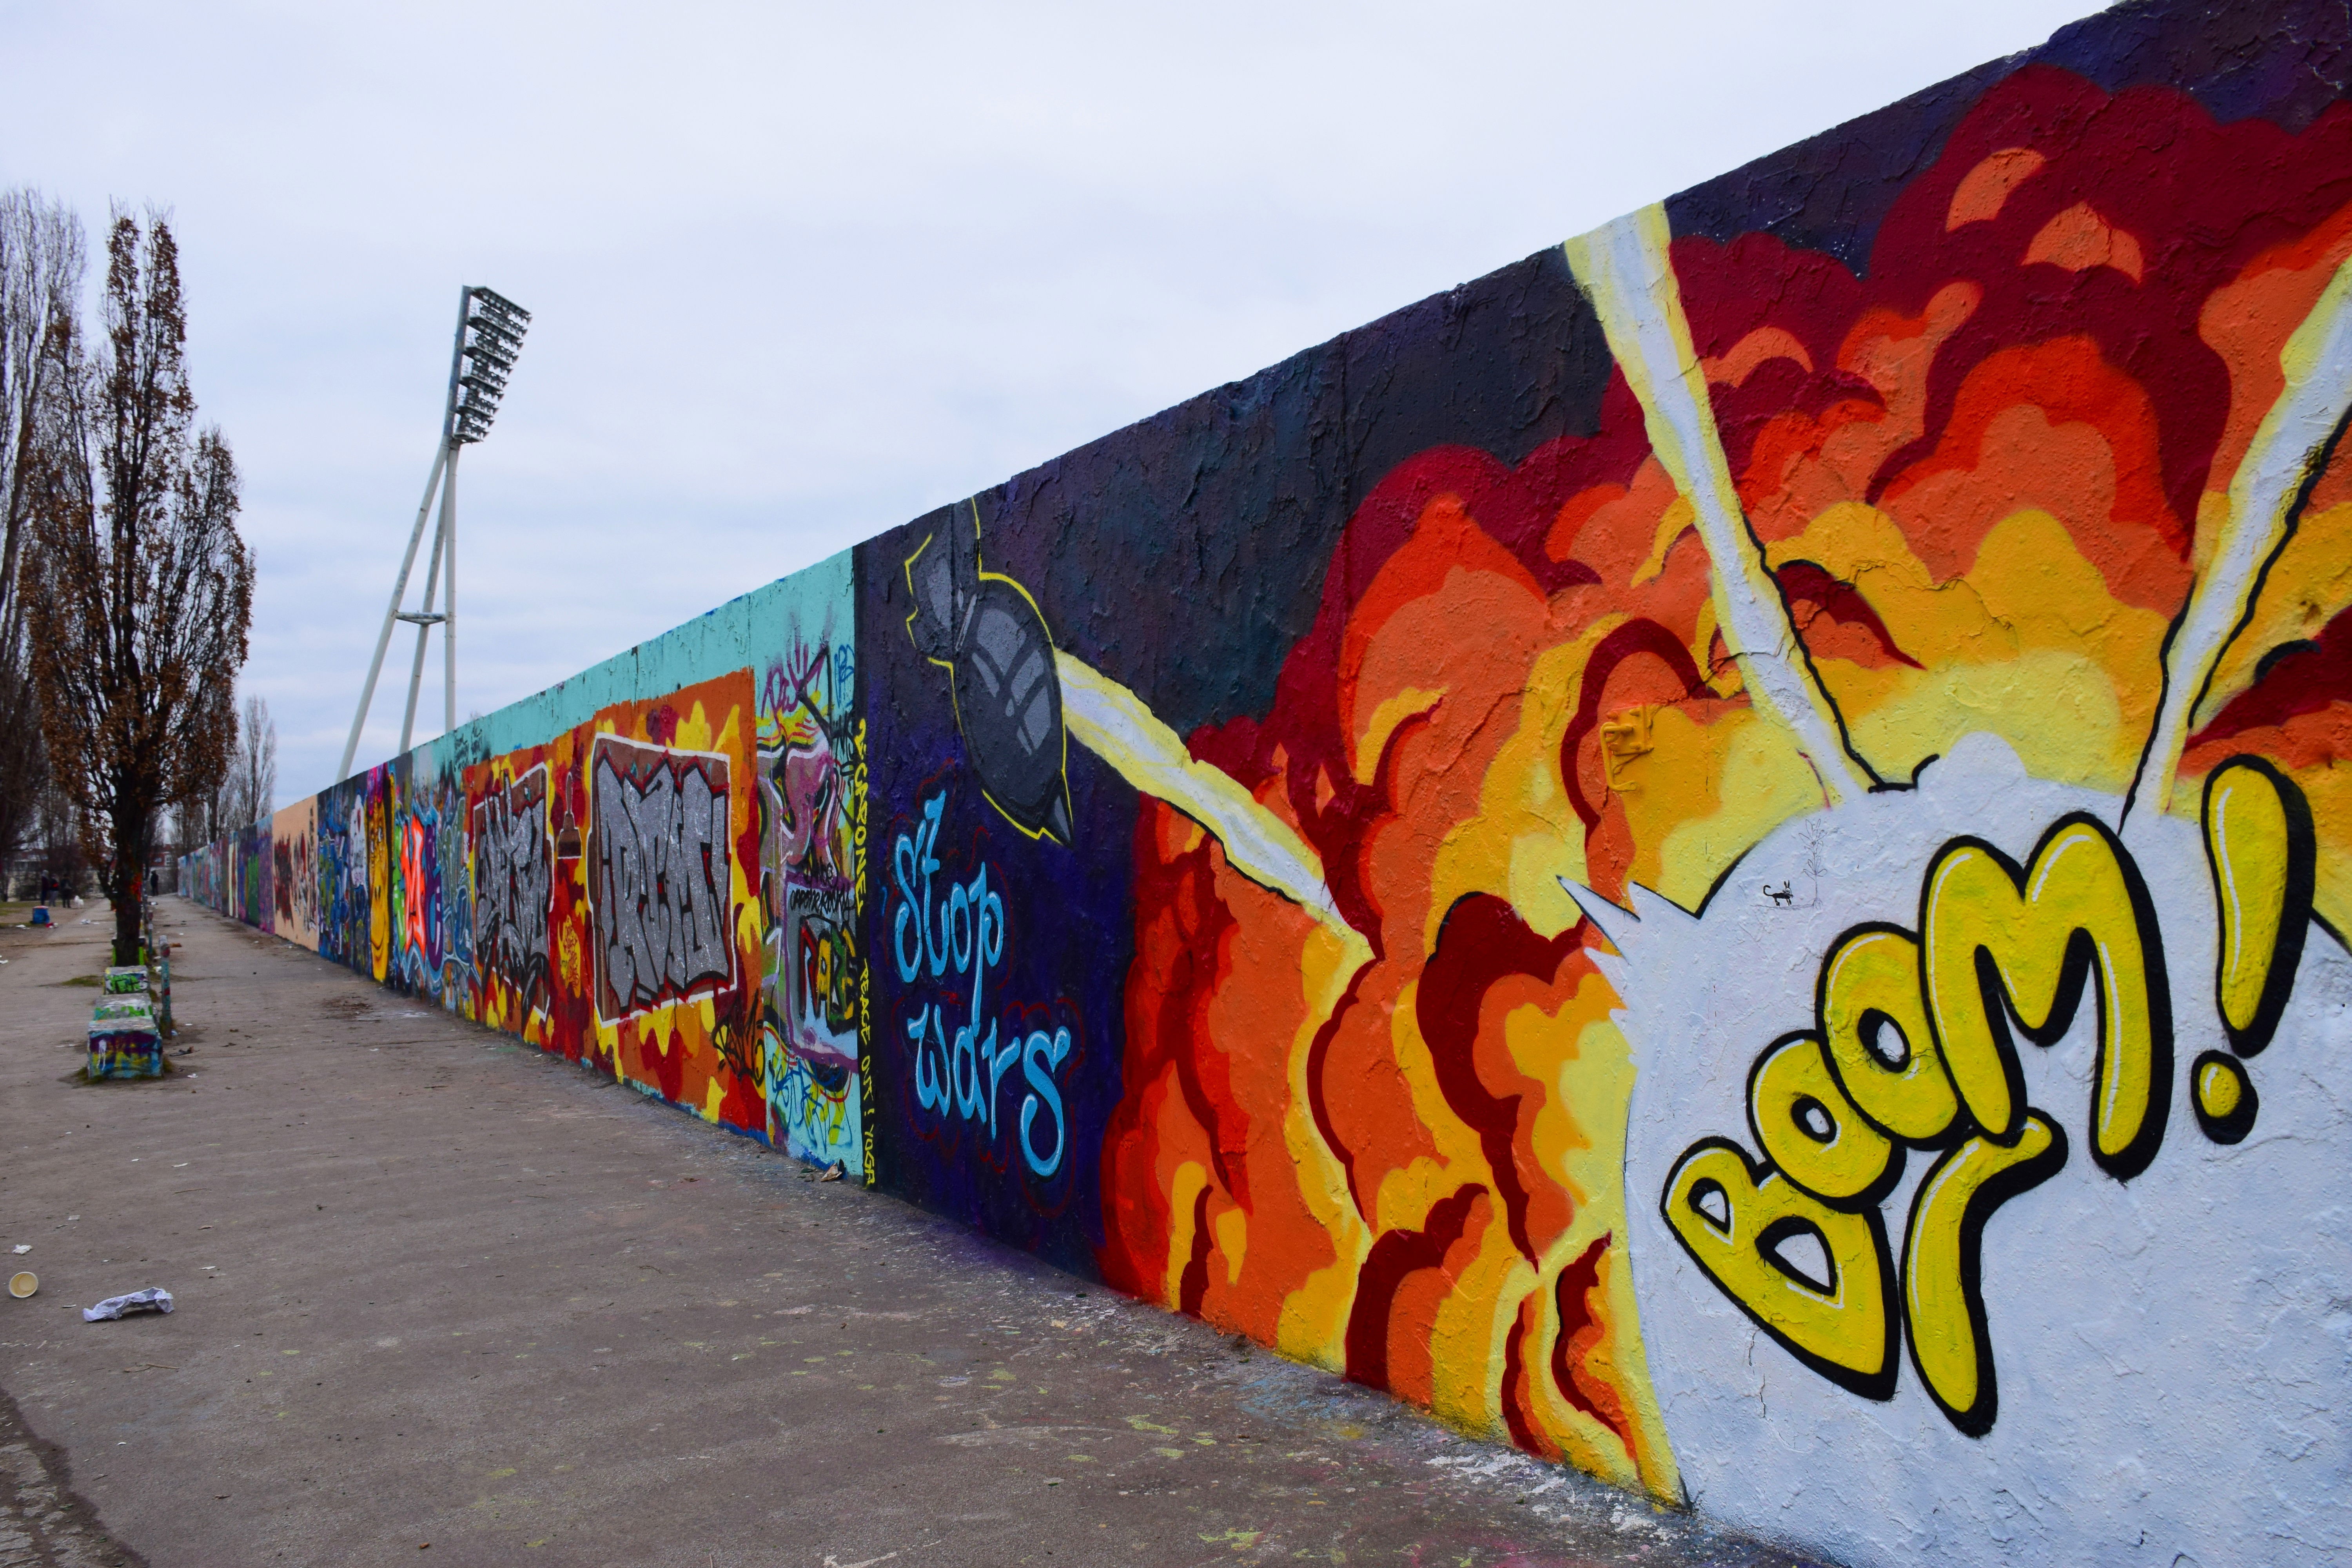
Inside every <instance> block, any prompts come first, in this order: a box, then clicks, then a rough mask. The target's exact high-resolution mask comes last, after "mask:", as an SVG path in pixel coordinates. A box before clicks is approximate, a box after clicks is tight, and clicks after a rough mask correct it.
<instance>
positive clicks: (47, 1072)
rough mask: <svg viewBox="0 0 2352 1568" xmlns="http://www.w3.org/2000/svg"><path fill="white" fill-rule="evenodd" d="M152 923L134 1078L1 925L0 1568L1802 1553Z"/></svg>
mask: <svg viewBox="0 0 2352 1568" xmlns="http://www.w3.org/2000/svg"><path fill="white" fill-rule="evenodd" d="M162 907H163V925H164V926H165V927H166V928H167V929H169V930H171V931H176V932H178V933H181V934H180V936H179V937H178V939H177V940H178V944H179V945H178V951H177V953H176V956H175V959H174V964H173V1002H174V1005H175V1011H176V1014H177V1017H178V1021H179V1023H180V1026H181V1027H180V1036H179V1038H178V1039H177V1041H175V1042H174V1049H175V1050H176V1051H177V1052H179V1053H180V1054H177V1055H174V1056H173V1058H171V1059H172V1064H173V1068H174V1069H175V1070H174V1071H173V1074H172V1075H171V1076H169V1077H167V1078H165V1079H160V1080H156V1081H152V1082H146V1083H107V1084H100V1085H84V1084H81V1083H78V1082H74V1081H70V1079H69V1075H70V1074H71V1073H72V1071H73V1069H74V1068H77V1067H78V1066H79V1062H80V1059H81V1046H82V1030H83V1027H84V1026H85V1024H86V1023H87V1020H88V1017H89V1005H90V1002H91V999H92V996H93V992H92V990H91V989H90V988H89V986H88V985H86V984H69V983H68V982H71V981H72V980H73V979H74V978H75V977H76V976H79V975H92V974H95V973H96V972H97V971H98V969H99V968H100V967H101V966H102V964H103V963H104V957H105V955H104V949H103V942H104V937H105V931H106V929H107V928H106V926H105V925H104V923H103V922H104V921H105V919H106V918H107V917H106V910H105V909H104V907H103V905H102V904H101V905H98V906H96V907H94V908H89V909H84V910H71V911H68V912H66V913H65V914H64V915H63V916H62V917H61V918H62V919H63V921H65V923H64V924H63V925H61V926H60V927H59V928H58V929H57V930H56V931H51V932H47V933H43V932H39V931H27V930H23V929H0V959H5V961H6V963H5V965H0V1019H5V1022H0V1155H5V1158H0V1226H5V1234H0V1246H8V1247H29V1249H30V1250H29V1251H26V1252H25V1253H24V1254H22V1255H21V1256H14V1257H12V1258H11V1264H12V1268H32V1269H34V1270H36V1271H37V1273H38V1274H39V1276H40V1290H39V1293H38V1294H37V1295H36V1296H35V1297H33V1298H32V1299H31V1300H22V1301H17V1300H7V1299H6V1298H5V1297H0V1390H4V1391H5V1395H6V1396H7V1397H6V1399H5V1400H0V1568H13V1565H15V1564H18V1563H27V1564H31V1563H41V1564H48V1563H57V1564H68V1563H70V1564H77V1565H78V1564H82V1563H106V1564H111V1563H123V1564H130V1563H145V1564H150V1565H152V1568H177V1565H181V1564H248V1563H337V1564H373V1563H436V1564H452V1563H482V1564H489V1563H497V1564H509V1563H522V1562H547V1563H581V1564H621V1563H628V1564H635V1563H658V1564H676V1565H678V1568H720V1565H722V1564H735V1565H744V1568H753V1565H756V1568H769V1565H779V1568H803V1565H804V1568H878V1565H879V1564H882V1563H891V1564H893V1565H894V1568H935V1565H936V1568H947V1565H950V1564H972V1565H987V1568H992V1565H996V1564H1012V1563H1139V1564H1163V1563H1165V1564H1195V1563H1203V1564H1204V1563H1275V1562H1282V1563H1294V1562H1307V1563H1317V1562H1321V1563H1358V1564H1360V1563H1411V1564H1426V1565H1430V1568H1436V1565H1438V1564H1444V1565H1447V1568H1455V1565H1460V1568H1488V1565H1495V1568H1501V1565H1505V1564H1528V1565H1534V1564H1570V1563H1577V1564H1581V1563H1644V1564H1681V1563H1708V1564H1716V1565H1720V1568H1748V1565H1762V1564H1774V1565H1783V1564H1788V1563H1792V1562H1794V1561H1796V1560H1795V1559H1793V1558H1791V1557H1790V1556H1789V1555H1788V1554H1787V1553H1785V1552H1776V1551H1770V1550H1768V1549H1766V1548H1763V1547H1760V1546H1757V1545H1755V1544H1752V1543H1749V1542H1742V1541H1738V1540H1735V1539H1732V1538H1729V1537H1727V1536H1723V1535H1720V1534H1718V1533H1716V1532H1714V1531H1710V1530H1708V1529H1707V1528H1706V1526H1705V1525H1704V1524H1703V1523H1702V1522H1700V1521H1695V1520H1693V1519H1690V1518H1688V1517H1686V1516H1684V1515H1680V1514H1675V1513H1661V1512H1659V1511H1657V1510H1654V1509H1653V1508H1651V1507H1650V1506H1649V1505H1648V1504H1646V1503H1644V1502H1642V1501H1640V1500H1636V1499H1633V1498H1630V1497H1627V1496H1625V1495H1624V1494H1622V1493H1618V1492H1614V1491H1612V1490H1610V1489H1607V1488H1604V1487H1601V1486H1599V1485H1597V1484H1595V1483H1592V1482H1590V1481H1587V1480H1585V1479H1583V1478H1581V1477H1579V1476H1576V1475H1574V1474H1571V1473H1568V1472H1565V1471H1561V1470H1559V1469H1556V1468H1551V1467H1549V1466H1544V1465H1541V1464H1538V1463H1537V1462H1535V1461H1533V1460H1531V1459H1528V1458H1525V1457H1523V1456H1521V1455H1518V1454H1517V1453H1514V1452H1512V1451H1511V1450H1508V1449H1507V1448H1502V1447H1494V1446H1492V1445H1489V1444H1486V1443H1483V1442H1474V1441H1470V1440H1467V1439H1465V1438H1462V1437H1460V1436H1456V1435H1454V1434H1453V1433H1451V1432H1448V1431H1446V1430H1445V1429H1444V1428H1442V1427H1440V1426H1436V1425H1435V1424H1433V1423H1432V1422H1430V1421H1428V1420H1425V1419H1423V1418H1422V1417H1420V1416H1418V1415H1413V1414H1412V1413H1411V1412H1409V1411H1407V1410H1405V1409H1403V1408H1402V1407H1401V1406H1399V1405H1396V1404H1395V1403H1394V1402H1392V1401H1391V1400H1389V1399H1388V1398H1386V1397H1385V1396H1382V1395H1380V1394H1372V1393H1370V1392H1369V1391H1367V1390H1364V1389H1360V1388H1357V1387H1355V1386H1353V1385H1350V1384H1345V1383H1342V1382H1339V1380H1337V1379H1334V1378H1331V1377H1329V1376H1327V1375H1326V1374H1324V1373H1319V1372H1316V1371H1312V1370H1310V1369H1307V1368H1305V1367H1301V1366H1297V1365H1296V1364H1293V1363H1289V1362H1286V1361H1284V1360H1282V1359H1280V1358H1278V1357H1276V1356H1272V1355H1269V1354H1267V1353H1265V1352H1263V1351H1257V1350H1253V1349H1251V1348H1250V1347H1247V1346H1244V1345H1238V1344H1235V1343H1234V1342H1228V1341H1225V1340H1223V1339H1221V1338H1219V1337H1218V1336H1217V1335H1216V1334H1215V1333H1214V1332H1213V1331H1211V1330H1210V1329H1209V1328H1207V1327H1206V1326H1205V1325H1203V1324H1201V1323H1199V1322H1195V1321H1190V1320H1186V1319H1182V1318H1179V1317H1175V1316H1172V1315H1171V1314H1169V1313H1167V1312H1164V1311H1162V1310H1160V1309H1158V1308H1156V1307H1152V1306H1148V1305H1145V1304H1143V1303H1139V1302H1136V1301H1131V1300H1126V1299H1124V1298H1121V1297H1118V1296H1114V1295H1110V1294H1108V1293H1107V1292H1105V1291H1103V1290H1101V1289H1096V1288H1093V1287H1090V1286H1089V1285H1087V1283H1086V1282H1085V1281H1082V1280H1078V1279H1073V1278H1071V1277H1069V1276H1067V1275H1065V1274H1061V1273H1058V1272H1056V1271H1055V1270H1052V1269H1048V1268H1041V1267H1039V1266H1038V1265H1036V1264H1035V1263H1034V1261H1032V1260H1030V1259H1028V1258H1024V1257H1023V1256H1021V1255H1018V1254H1015V1253H1013V1252H1010V1251H1008V1250H1006V1249H1004V1248H1003V1247H997V1246H995V1245H994V1244H992V1243H991V1242H989V1241H987V1240H985V1239H983V1238H982V1237H978V1236H976V1235H974V1234H972V1233H971V1232H970V1231H968V1230H966V1229H964V1228H962V1227H961V1226H956V1225H952V1224H950V1223H947V1222H945V1221H942V1220H940V1219H937V1218H934V1217H932V1216H930V1215H925V1214H923V1213H921V1212H919V1211H918V1210H915V1209H913V1208H910V1207H908V1206H907V1205H903V1204H901V1203H898V1202H897V1201H895V1200H893V1199H890V1198H887V1197H882V1196H878V1195H876V1194H869V1193H866V1192H864V1191H862V1190H860V1189H858V1188H857V1187H856V1186H855V1185H853V1184H846V1183H839V1184H824V1183H819V1182H817V1181H815V1180H814V1179H813V1174H812V1173H809V1172H807V1171H805V1170H803V1168H802V1167H800V1166H799V1165H798V1164H797V1163H794V1162H792V1161H789V1160H787V1159H784V1158H782V1157H780V1156H778V1155H775V1154H773V1153H771V1152H769V1151H768V1150H766V1149H765V1148H763V1147H761V1146H760V1145H758V1144H756V1143H753V1142H749V1141H747V1140H743V1139H740V1138H735V1137H732V1136H730V1135H728V1134H725V1133H721V1132H719V1131H716V1130H714V1129H711V1128H709V1127H705V1126H703V1125H701V1124H700V1123H698V1122H697V1121H693V1120H692V1119H691V1118H689V1117H688V1116H686V1115H684V1114H682V1113H681V1112H679V1111H677V1110H672V1109H669V1108H667V1107H665V1106H661V1105H658V1104H655V1103H653V1102H651V1101H649V1100H646V1099H644V1098H642V1097H640V1096H639V1095H637V1094H635V1092H633V1091H631V1090H628V1089H622V1088H619V1087H616V1086H614V1084H612V1083H611V1082H610V1081H609V1080H606V1079H601V1078H599V1077H597V1076H596V1075H594V1074H592V1073H590V1072H587V1071H584V1070H583V1069H581V1068H575V1067H572V1066H570V1065H567V1064H565V1063H563V1062H562V1061H560V1060H557V1059H553V1058H547V1057H544V1056H542V1055H541V1054H540V1053H539V1052H537V1051H534V1050H531V1049H529V1048H528V1047H521V1046H520V1045H518V1044H517V1043H516V1042H513V1041H511V1040H508V1039H505V1038H503V1037H499V1036H496V1035H493V1034H490V1033H488V1032H487V1031H484V1030H481V1029H478V1028H475V1027H473V1026H470V1025H467V1024H465V1023H463V1022H460V1021H458V1020H456V1019H453V1018H450V1017H448V1016H446V1015H444V1014H442V1013H440V1012H438V1011H436V1010H433V1009H430V1008H427V1007H425V1006H422V1005H415V1004H411V1003H408V1002H405V1001H404V1000H403V999H401V998H399V997H397V996H394V995H393V994H389V993H386V992H383V991H382V990H379V989H377V988H376V987H374V986H372V985H370V984H366V983H365V982H363V981H362V980H360V979H359V978H357V977H356V976H354V975H352V974H351V973H347V972H346V971H344V970H341V969H340V968H338V967H336V966H334V965H332V964H331V963H326V962H324V961H322V960H320V959H319V958H317V957H315V956H313V955H311V954H309V953H305V952H300V951H299V950H298V949H295V948H292V947H289V946H287V945H285V944H283V943H281V942H276V941H274V940H271V939H267V938H264V937H261V936H259V935H257V933H255V932H252V931H247V930H246V929H245V928H243V927H241V926H238V925H236V924H233V923H232V922H230V921H226V920H223V919H220V918H218V917H216V916H214V915H212V914H210V913H208V912H206V911H205V910H201V909H198V908H196V907H195V906H194V905H191V904H188V903H185V902H183V901H181V900H176V899H167V900H163V906H162ZM149 1285H159V1286H163V1287H164V1288H165V1289H169V1290H171V1291H172V1292H173V1295H174V1297H175V1298H176V1300H177V1310H175V1311H173V1313H172V1314H171V1315H170V1316H169V1317H160V1316H147V1317H143V1318H134V1319H128V1320H125V1321H120V1322H107V1323H85V1322H84V1321H82V1319H81V1315H80V1313H79V1310H77V1309H78V1308H79V1307H81V1306H85V1305H88V1304H89V1303H90V1302H92V1301H95V1300H98V1299H100V1297H103V1296H107V1295H111V1294H115V1293H119V1292H121V1291H128V1290H133V1289H140V1288H142V1287H144V1286H149Z"/></svg>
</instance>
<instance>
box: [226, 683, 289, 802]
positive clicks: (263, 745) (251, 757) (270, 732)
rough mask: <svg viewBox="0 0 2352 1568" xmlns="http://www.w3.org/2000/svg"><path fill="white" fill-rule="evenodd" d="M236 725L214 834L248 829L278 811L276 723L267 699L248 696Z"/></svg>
mask: <svg viewBox="0 0 2352 1568" xmlns="http://www.w3.org/2000/svg"><path fill="white" fill-rule="evenodd" d="M277 795H278V724H277V721H274V720H272V719H271V718H270V717H269V700H268V698H266V697H258V696H248V697H247V698H246V700H245V710H244V711H243V712H242V713H241V714H239V715H238V716H237V718H236V736H235V739H234V740H233V741H232V742H231V744H230V750H229V763H228V772H227V773H226V775H225V776H224V777H223V779H222V782H221V790H220V802H221V804H220V808H219V809H220V816H221V822H220V826H218V827H217V828H216V829H215V832H216V833H228V832H234V831H236V829H238V828H243V827H250V826H253V825H254V824H255V823H257V822H259V821H260V820H261V819H262V818H264V817H266V816H269V815H270V813H272V812H274V811H276V810H277V809H278V800H277Z"/></svg>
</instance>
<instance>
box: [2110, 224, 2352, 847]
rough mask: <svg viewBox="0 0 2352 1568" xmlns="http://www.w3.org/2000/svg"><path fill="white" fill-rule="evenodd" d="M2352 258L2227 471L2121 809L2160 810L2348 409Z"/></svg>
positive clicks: (2303, 332) (2298, 333)
mask: <svg viewBox="0 0 2352 1568" xmlns="http://www.w3.org/2000/svg"><path fill="white" fill-rule="evenodd" d="M2347 305H2352V261H2347V262H2346V263H2344V265H2342V266H2340V267H2338V268H2336V276H2335V277H2333V278H2331V279H2328V281H2327V287H2326V289H2323V290H2321V292H2320V296H2319V300H2318V301H2317V302H2316V303H2315V304H2314V305H2313V306H2312V308H2311V313H2310V314H2309V315H2307V316H2305V318H2304V319H2303V324H2302V325H2301V326H2299V327H2297V328H2295V330H2294V336H2292V337H2290V338H2288V339H2287V341H2286V347H2285V348H2284V349H2283V350H2281V351H2280V353H2279V368H2280V369H2281V370H2283V371H2284V372H2285V373H2286V385H2285V387H2284V389H2283V390H2282V391H2281V392H2280V393H2279V397H2278V401H2277V402H2276V403H2273V404H2272V405H2271V409H2270V412H2269V413H2268V414H2265V415H2264V416H2263V423H2262V426H2261V427H2260V428H2259V429H2257V430H2256V431H2255V432H2254V439H2253V442H2252V445H2251V446H2249V447H2247V448H2246V455H2245V457H2244V458H2242V459H2241V460H2240V462H2239V464H2238V471H2237V472H2236V473H2235V474H2233V475H2231V478H2230V495H2229V512H2228V515H2227V516H2226V517H2225V519H2224V520H2223V521H2222V523H2221V539H2220V541H2219V542H2217V543H2216V544H2215V546H2214V549H2213V553H2212V557H2211V559H2210V561H2209V562H2208V563H2207V564H2206V567H2205V571H2204V572H2203V574H2201V575H2200V576H2199V578H2198V579H2197V585H2196V587H2194V588H2193V589H2191V590H2190V592H2189V607H2188V608H2187V609H2185V610H2183V611H2182V612H2181V615H2180V619H2179V621H2178V622H2176V623H2174V625H2173V628H2172V635H2171V637H2170V638H2169V640H2168V643H2167V645H2166V647H2165V654H2164V700H2163V702H2162V703H2161V704H2160V705H2159V706H2158V709H2157V713H2156V722H2155V723H2154V724H2153V725H2152V726H2150V728H2149V731H2148V744H2147V754H2146V755H2145V756H2143V757H2142V758H2141V759H2140V768H2139V776H2138V777H2137V779H2135V780H2134V781H2133V783H2132V789H2131V794H2130V795H2128V796H2126V802H2125V806H2124V809H2125V811H2126V814H2128V813H2129V811H2130V810H2131V807H2132V805H2135V804H2137V802H2138V801H2139V800H2140V799H2142V798H2143V795H2145V798H2146V800H2147V804H2148V805H2149V807H2150V809H2152V810H2155V811H2158V812H2162V811H2163V810H2164V809H2165V807H2166V806H2167V805H2168V803H2169V802H2170V800H2171V798H2172V785H2173V780H2174V779H2175V777H2177V776H2178V774H2179V771H2180V752H2181V748H2182V747H2184V746H2185V745H2187V744H2188V742H2189V722H2190V720H2191V717H2192V716H2193V715H2194V714H2195V712H2196V710H2197V705H2198V704H2199V703H2200V701H2202V700H2204V696H2205V689H2206V687H2207V686H2208V685H2209V684H2210V682H2211V680H2212V679H2213V670H2214V668H2215V667H2216V666H2217V665H2219V664H2220V663H2221V655H2222V654H2223V653H2224V652H2225V651H2227V650H2228V648H2229V646H2230V644H2231V642H2232V641H2233V640H2234V639H2235V638H2236V637H2237V636H2238V634H2239V632H2241V631H2242V630H2243V629H2244V627H2245V625H2246V621H2247V618H2248V616H2251V615H2252V613H2253V599H2254V595H2256V594H2257V593H2258V592H2260V590H2261V587H2262V582H2263V573H2264V572H2266V571H2267V570H2268V569H2269V567H2270V563H2271V562H2272V561H2273V560H2274V559H2276V557H2277V555H2278V552H2279V551H2280V550H2281V549H2283V548H2284V546H2285V544H2286V542H2287V536H2288V535H2289V534H2291V533H2292V532H2294V527H2293V523H2294V519H2293V518H2292V517H2291V516H2290V515H2289V514H2290V512H2291V511H2292V510H2293V509H2294V505H2295V503H2296V501H2297V500H2298V499H2299V498H2300V497H2301V495H2302V493H2303V488H2304V481H2305V479H2307V478H2309V477H2310V474H2311V466H2312V464H2313V463H2314V462H2315V461H2317V460H2318V458H2319V456H2320V454H2321V453H2322V452H2323V451H2325V450H2326V446H2327V442H2328V438H2329V437H2332V436H2334V435H2335V434H2336V426H2339V425H2341V424H2343V422H2344V416H2345V410H2346V409H2347V406H2352V309H2347Z"/></svg>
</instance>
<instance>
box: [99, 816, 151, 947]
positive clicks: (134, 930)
mask: <svg viewBox="0 0 2352 1568" xmlns="http://www.w3.org/2000/svg"><path fill="white" fill-rule="evenodd" d="M134 793H135V792H134V791H133V790H132V788H131V784H130V781H128V780H117V781H116V784H115V786H114V799H115V810H114V864H113V865H111V866H109V867H108V868H106V890H107V892H108V893H109V894H110V896H111V897H112V898H113V900H114V962H115V963H118V964H130V963H138V962H139V934H140V931H139V928H140V911H141V910H142V907H143V906H144V904H145V902H146V897H147V813H146V812H145V810H143V809H142V807H141V806H140V805H139V804H138V803H136V802H135V801H133V800H132V799H131V796H132V795H133V794H134ZM126 806H127V807H128V809H125V807H126Z"/></svg>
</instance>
